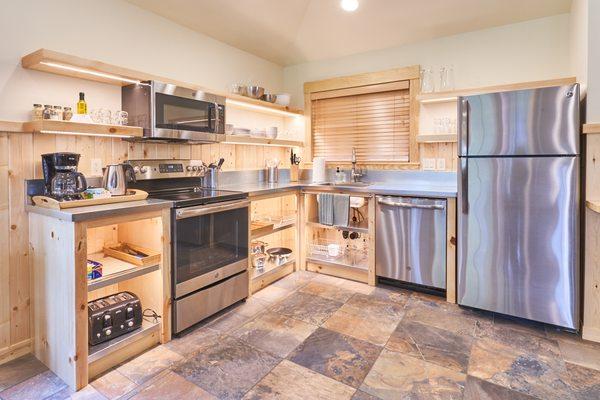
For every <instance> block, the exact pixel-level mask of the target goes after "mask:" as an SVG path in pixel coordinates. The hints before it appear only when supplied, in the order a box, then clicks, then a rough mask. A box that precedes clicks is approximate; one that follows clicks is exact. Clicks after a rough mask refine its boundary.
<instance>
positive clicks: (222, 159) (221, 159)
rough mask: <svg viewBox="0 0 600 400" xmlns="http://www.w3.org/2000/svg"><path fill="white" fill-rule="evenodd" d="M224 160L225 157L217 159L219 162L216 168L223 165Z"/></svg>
mask: <svg viewBox="0 0 600 400" xmlns="http://www.w3.org/2000/svg"><path fill="white" fill-rule="evenodd" d="M224 162H225V159H224V158H222V157H221V158H220V159H219V163H218V164H217V169H221V167H222V166H223V163H224Z"/></svg>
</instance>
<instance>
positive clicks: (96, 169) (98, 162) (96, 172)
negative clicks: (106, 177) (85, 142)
mask: <svg viewBox="0 0 600 400" xmlns="http://www.w3.org/2000/svg"><path fill="white" fill-rule="evenodd" d="M91 170H92V175H93V176H102V159H101V158H92V168H91Z"/></svg>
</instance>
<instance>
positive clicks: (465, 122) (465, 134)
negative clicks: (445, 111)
mask: <svg viewBox="0 0 600 400" xmlns="http://www.w3.org/2000/svg"><path fill="white" fill-rule="evenodd" d="M458 121H459V124H458V155H460V156H466V155H467V154H468V151H469V101H468V100H467V99H466V98H464V97H460V98H459V101H458Z"/></svg>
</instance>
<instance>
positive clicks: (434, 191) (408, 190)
mask: <svg viewBox="0 0 600 400" xmlns="http://www.w3.org/2000/svg"><path fill="white" fill-rule="evenodd" d="M219 189H223V190H237V191H241V192H247V193H248V194H249V195H250V197H253V196H261V195H265V194H274V193H279V192H284V191H286V190H293V189H314V190H319V191H344V192H350V193H352V192H354V193H372V194H379V195H388V196H422V197H436V198H447V197H456V193H457V192H456V184H451V183H441V182H440V183H426V182H423V181H410V180H406V181H403V182H386V183H377V182H375V183H371V184H369V185H368V186H359V187H356V186H344V185H320V184H314V183H311V182H302V181H301V182H282V183H274V184H270V183H266V182H257V183H240V184H229V185H224V186H221V187H219Z"/></svg>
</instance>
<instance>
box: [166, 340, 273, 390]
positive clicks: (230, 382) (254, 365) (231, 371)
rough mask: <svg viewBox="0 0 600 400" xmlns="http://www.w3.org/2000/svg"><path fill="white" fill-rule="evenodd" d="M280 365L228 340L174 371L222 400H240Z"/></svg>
mask: <svg viewBox="0 0 600 400" xmlns="http://www.w3.org/2000/svg"><path fill="white" fill-rule="evenodd" d="M279 361H280V359H279V358H277V357H275V356H272V355H271V354H268V353H266V352H264V351H262V350H258V349H256V348H255V347H253V346H249V345H248V344H247V343H245V342H243V341H241V340H239V339H237V338H233V337H224V338H223V339H222V340H220V341H219V342H217V343H216V344H215V345H214V346H212V347H210V348H208V349H206V350H205V351H204V352H201V353H198V354H196V355H195V356H194V357H192V358H190V359H189V360H187V361H185V362H183V363H181V364H179V365H178V366H176V367H175V368H174V369H173V371H174V372H175V373H177V374H178V375H181V376H182V377H184V378H185V379H187V380H188V381H190V382H192V383H194V384H196V385H198V386H200V387H201V388H202V389H204V390H205V391H207V392H209V393H211V394H212V395H213V396H216V397H217V398H219V399H239V398H241V397H242V396H243V395H244V394H245V393H246V392H247V391H248V390H250V389H251V388H252V387H253V386H254V385H255V384H256V383H258V381H260V380H261V379H262V378H263V377H264V376H265V375H266V374H267V373H269V371H270V370H271V369H272V368H273V367H275V365H277V364H278V363H279Z"/></svg>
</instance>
